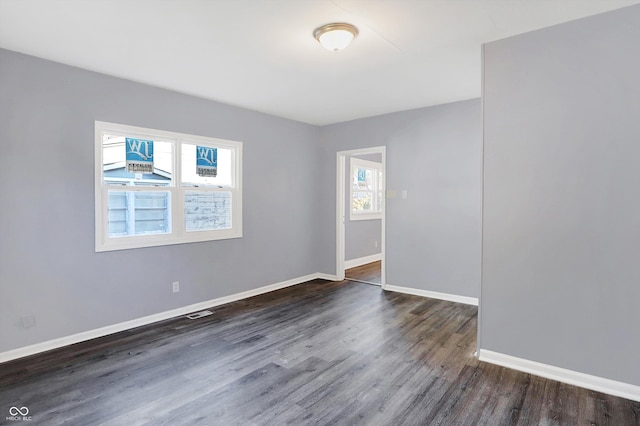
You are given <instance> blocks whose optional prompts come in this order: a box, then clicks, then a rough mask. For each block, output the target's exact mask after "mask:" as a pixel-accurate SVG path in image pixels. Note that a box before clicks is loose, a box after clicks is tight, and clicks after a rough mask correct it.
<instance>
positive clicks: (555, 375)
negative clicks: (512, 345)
mask: <svg viewBox="0 0 640 426" xmlns="http://www.w3.org/2000/svg"><path fill="white" fill-rule="evenodd" d="M479 352H480V356H479V359H480V361H484V362H489V363H491V364H496V365H500V366H502V367H507V368H511V369H514V370H518V371H523V372H525V373H529V374H534V375H536V376H540V377H544V378H546V379H551V380H556V381H558V382H562V383H567V384H570V385H574V386H580V387H582V388H586V389H591V390H594V391H597V392H603V393H607V394H609V395H614V396H619V397H621V398H626V399H631V400H633V401H640V386H636V385H631V384H628V383H624V382H618V381H616V380H610V379H605V378H603V377H598V376H592V375H590V374H585V373H579V372H577V371H573V370H567V369H565V368H560V367H554V366H553V365H548V364H542V363H539V362H536V361H529V360H528V359H523V358H516V357H513V356H511V355H505V354H502V353H499V352H493V351H489V350H487V349H480V351H479Z"/></svg>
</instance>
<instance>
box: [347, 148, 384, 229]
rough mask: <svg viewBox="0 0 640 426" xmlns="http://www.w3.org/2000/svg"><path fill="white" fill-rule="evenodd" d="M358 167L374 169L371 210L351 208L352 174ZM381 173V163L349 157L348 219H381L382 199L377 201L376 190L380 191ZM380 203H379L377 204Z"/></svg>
mask: <svg viewBox="0 0 640 426" xmlns="http://www.w3.org/2000/svg"><path fill="white" fill-rule="evenodd" d="M358 168H364V169H369V170H373V171H374V175H375V178H374V179H375V188H374V190H373V193H374V194H373V195H374V196H373V200H372V201H373V211H366V212H363V211H360V210H354V209H353V192H354V189H353V175H354V173H355V171H356V169H358ZM381 173H383V168H382V163H376V162H374V161H367V160H363V159H361V158H356V157H351V159H350V174H349V220H351V221H355V220H374V219H382V209H383V208H384V206H383V205H384V201H383V200H381V202H380V203H378V195H379V194H377V193H378V192H381V191H382V177H381V176H380V174H381ZM378 204H380V205H378Z"/></svg>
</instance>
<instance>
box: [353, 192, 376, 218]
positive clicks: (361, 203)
mask: <svg viewBox="0 0 640 426" xmlns="http://www.w3.org/2000/svg"><path fill="white" fill-rule="evenodd" d="M372 210H373V192H371V191H368V192H365V191H358V192H354V193H353V211H354V212H356V213H357V212H369V211H372Z"/></svg>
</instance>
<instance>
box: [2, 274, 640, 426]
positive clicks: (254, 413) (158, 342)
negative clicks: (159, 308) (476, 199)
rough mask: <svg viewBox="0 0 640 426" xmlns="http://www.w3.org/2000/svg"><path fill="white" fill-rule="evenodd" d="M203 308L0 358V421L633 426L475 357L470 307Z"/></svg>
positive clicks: (325, 287)
mask: <svg viewBox="0 0 640 426" xmlns="http://www.w3.org/2000/svg"><path fill="white" fill-rule="evenodd" d="M356 269H357V268H354V270H353V271H351V272H354V273H355V277H356V279H358V277H360V278H367V279H370V278H371V277H370V274H371V270H370V269H368V268H364V269H362V270H361V274H362V275H358V274H357V272H358V271H357V270H356ZM211 310H212V311H213V312H214V314H213V315H211V316H208V317H204V318H201V319H198V320H189V319H186V318H175V319H171V320H167V321H163V322H160V323H156V324H153V325H150V326H145V327H140V328H137V329H134V330H128V331H125V332H122V333H117V334H114V335H110V336H106V337H103V338H100V339H95V340H92V341H88V342H82V343H79V344H76V345H72V346H68V347H66V348H61V349H57V350H54V351H50V352H47V353H43V354H39V355H35V356H31V357H27V358H23V359H20V360H16V361H12V362H8V363H5V364H1V365H0V410H4V413H3V414H2V415H1V416H0V424H16V423H15V422H10V421H8V420H6V416H7V412H8V409H9V407H11V406H18V407H22V406H26V407H28V408H29V410H30V413H29V415H31V416H32V421H31V422H30V424H34V425H40V424H41V425H61V424H72V425H243V426H245V425H281V424H292V425H311V424H320V425H367V426H369V425H394V426H395V425H431V424H434V425H435V424H441V425H623V426H624V425H639V424H640V422H639V420H638V419H639V413H640V403H638V402H633V401H629V400H625V399H622V398H616V397H613V396H610V395H605V394H601V393H597V392H593V391H589V390H586V389H581V388H577V387H574V386H570V385H566V384H562V383H558V382H554V381H551V380H546V379H543V378H540V377H536V376H531V375H528V374H525V373H520V372H517V371H514V370H509V369H505V368H502V367H499V366H496V365H492V364H486V363H482V362H479V361H478V360H477V359H476V358H475V357H474V356H473V353H474V351H475V349H476V347H475V345H476V327H477V321H476V318H477V308H476V307H473V306H469V305H461V304H456V303H451V302H445V301H439V300H434V299H426V298H421V297H417V296H410V295H406V294H400V293H390V292H384V291H382V290H381V289H380V288H379V287H376V286H371V285H366V284H361V283H358V282H353V281H343V282H340V283H331V282H326V281H322V280H316V281H311V282H308V283H305V284H301V285H298V286H294V287H290V288H286V289H282V290H278V291H275V292H272V293H267V294H264V295H261V296H256V297H253V298H250V299H245V300H241V301H238V302H234V303H230V304H227V305H223V306H219V307H215V308H212V309H211Z"/></svg>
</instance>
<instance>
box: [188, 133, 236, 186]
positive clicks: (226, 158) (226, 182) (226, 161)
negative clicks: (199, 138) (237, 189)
mask: <svg viewBox="0 0 640 426" xmlns="http://www.w3.org/2000/svg"><path fill="white" fill-rule="evenodd" d="M198 148H201V149H200V150H198ZM202 148H204V151H203V149H202ZM208 148H215V147H208V146H206V147H202V146H200V147H199V146H198V145H195V144H190V143H183V144H182V163H181V165H182V184H183V185H188V186H193V185H198V186H222V187H227V188H229V187H233V186H234V182H233V167H232V165H233V163H232V161H233V150H232V149H229V148H215V149H216V154H217V155H216V156H217V173H216V176H215V177H211V176H207V177H205V176H199V175H198V172H197V167H196V163H197V159H198V155H201V156H202V155H206V150H207V149H208Z"/></svg>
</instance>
